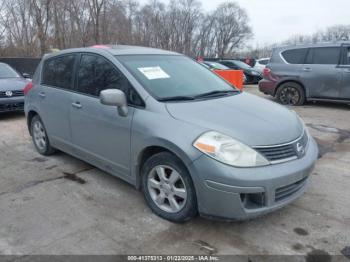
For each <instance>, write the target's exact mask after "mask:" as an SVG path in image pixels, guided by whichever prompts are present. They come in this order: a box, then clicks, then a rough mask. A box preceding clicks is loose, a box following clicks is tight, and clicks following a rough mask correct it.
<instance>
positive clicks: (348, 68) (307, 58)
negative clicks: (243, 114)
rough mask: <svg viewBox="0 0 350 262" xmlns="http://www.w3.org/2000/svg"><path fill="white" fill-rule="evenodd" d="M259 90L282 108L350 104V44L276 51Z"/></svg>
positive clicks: (293, 47) (284, 48)
mask: <svg viewBox="0 0 350 262" xmlns="http://www.w3.org/2000/svg"><path fill="white" fill-rule="evenodd" d="M259 89H260V91H261V92H263V93H265V94H269V95H272V96H275V97H277V98H278V99H279V101H280V102H281V103H282V104H291V105H302V104H303V103H304V102H305V101H310V100H315V101H318V100H326V101H340V102H346V103H349V101H350V43H338V44H337V43H336V44H318V45H303V46H289V47H282V48H277V49H275V50H274V51H273V54H272V58H271V61H270V63H269V64H268V66H267V67H266V69H265V70H264V79H263V80H262V81H260V83H259Z"/></svg>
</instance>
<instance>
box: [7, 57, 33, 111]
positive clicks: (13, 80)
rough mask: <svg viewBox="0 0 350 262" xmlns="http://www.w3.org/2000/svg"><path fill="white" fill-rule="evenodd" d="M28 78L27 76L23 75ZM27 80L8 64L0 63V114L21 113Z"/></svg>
mask: <svg viewBox="0 0 350 262" xmlns="http://www.w3.org/2000/svg"><path fill="white" fill-rule="evenodd" d="M25 76H26V77H29V75H25ZM28 82H29V81H28V80H27V79H26V78H24V77H23V76H22V75H21V74H20V73H18V72H17V71H16V70H14V69H13V68H12V67H10V66H9V65H8V64H5V63H0V113H2V112H10V111H23V107H24V95H23V89H24V87H25V86H26V85H27V84H28Z"/></svg>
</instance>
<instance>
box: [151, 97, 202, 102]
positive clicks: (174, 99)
mask: <svg viewBox="0 0 350 262" xmlns="http://www.w3.org/2000/svg"><path fill="white" fill-rule="evenodd" d="M194 99H195V97H193V96H171V97H163V98H159V99H158V101H161V102H168V101H187V100H194Z"/></svg>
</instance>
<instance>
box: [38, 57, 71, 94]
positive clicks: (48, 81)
mask: <svg viewBox="0 0 350 262" xmlns="http://www.w3.org/2000/svg"><path fill="white" fill-rule="evenodd" d="M74 61H75V55H64V56H59V57H54V58H49V59H48V60H46V61H45V62H44V64H43V70H42V81H41V83H42V84H44V85H48V86H54V87H60V88H63V89H72V83H73V82H72V80H73V69H74Z"/></svg>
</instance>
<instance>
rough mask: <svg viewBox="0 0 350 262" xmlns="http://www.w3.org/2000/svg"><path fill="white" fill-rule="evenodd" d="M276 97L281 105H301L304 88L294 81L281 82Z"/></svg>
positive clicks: (303, 101)
mask: <svg viewBox="0 0 350 262" xmlns="http://www.w3.org/2000/svg"><path fill="white" fill-rule="evenodd" d="M276 97H277V99H278V100H279V102H280V103H281V104H283V105H293V106H301V105H303V104H304V103H305V92H304V89H303V88H302V86H301V85H299V84H298V83H294V82H287V83H284V84H282V85H281V86H280V87H279V88H278V90H277V93H276Z"/></svg>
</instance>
